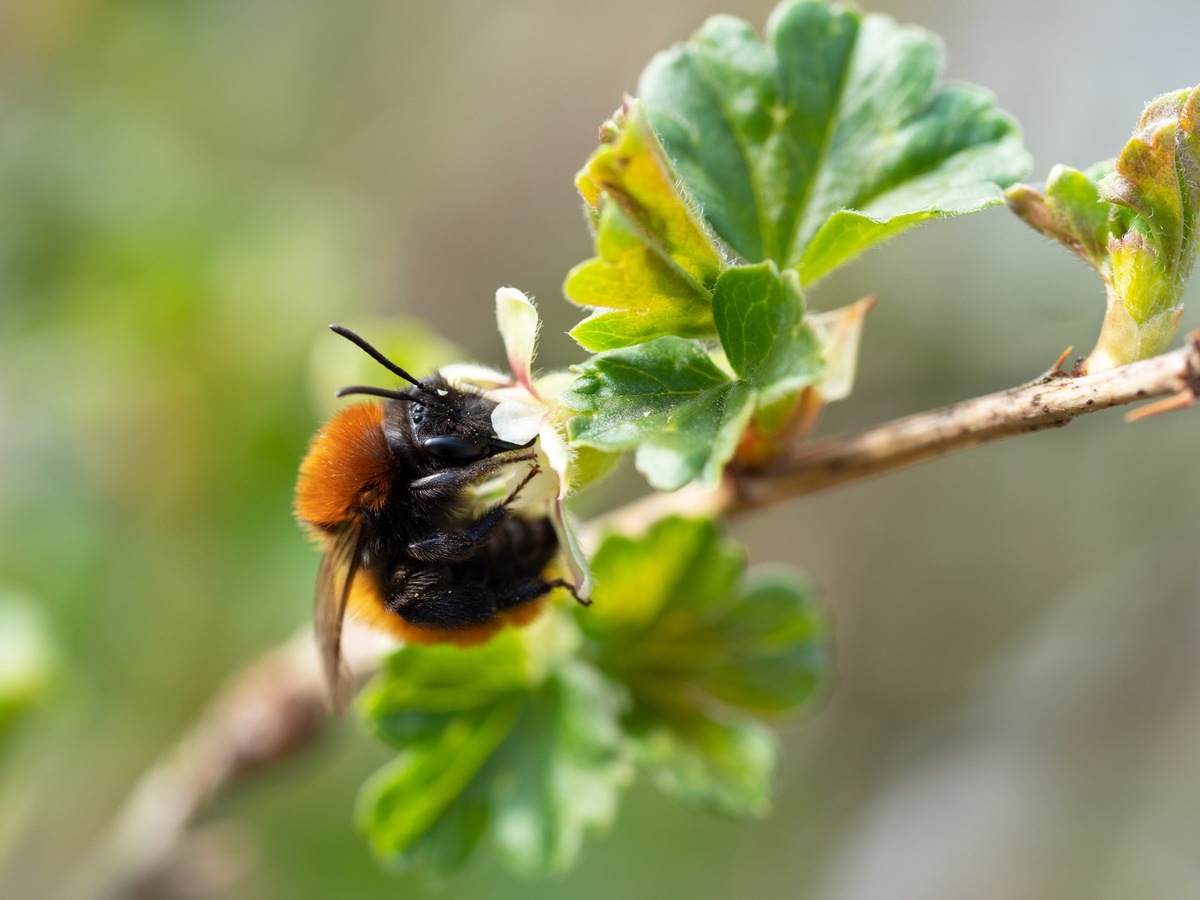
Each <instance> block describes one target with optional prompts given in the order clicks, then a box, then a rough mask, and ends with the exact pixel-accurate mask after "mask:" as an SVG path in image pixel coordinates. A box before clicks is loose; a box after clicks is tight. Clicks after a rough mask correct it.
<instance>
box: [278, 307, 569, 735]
mask: <svg viewBox="0 0 1200 900" xmlns="http://www.w3.org/2000/svg"><path fill="white" fill-rule="evenodd" d="M330 329H331V330H332V331H334V332H335V333H336V334H339V335H341V336H342V337H344V338H346V339H347V340H349V341H350V342H352V343H353V344H355V345H357V346H358V347H359V348H360V349H362V350H363V351H364V352H366V353H367V354H368V355H369V356H370V357H371V358H372V359H374V360H375V361H376V362H378V363H379V364H380V365H382V366H383V367H384V368H386V369H388V370H389V371H390V372H392V373H393V374H394V375H397V376H399V377H400V378H401V379H403V380H404V381H405V382H407V383H408V387H405V388H402V389H397V390H388V389H385V388H376V387H369V386H364V385H355V386H352V387H346V388H342V389H341V390H340V391H338V393H337V395H338V396H339V397H344V396H347V395H350V394H365V395H371V396H374V397H379V398H381V400H382V402H362V403H354V404H351V405H349V406H346V407H344V408H343V409H342V410H340V411H339V412H338V413H337V414H335V415H334V416H333V418H332V419H330V420H329V421H328V422H327V423H326V424H325V426H324V427H323V428H322V429H321V430H320V431H319V432H317V434H316V436H315V437H314V438H313V440H312V443H311V445H310V447H309V449H308V453H307V455H306V456H305V457H304V461H303V462H302V463H301V465H300V475H299V479H298V481H297V484H296V503H295V508H296V517H297V518H298V519H299V520H300V522H301V524H302V525H303V526H304V527H305V528H306V529H307V530H308V531H309V532H310V533H311V534H312V535H314V536H315V537H316V539H317V540H318V541H319V543H320V544H321V545H322V546H323V548H324V556H323V557H322V559H321V564H320V568H319V570H318V573H317V587H316V599H315V607H314V619H315V626H314V627H315V631H316V639H317V647H318V651H319V653H320V656H321V662H322V665H323V667H324V671H325V676H326V679H327V682H328V684H329V688H330V696H331V699H332V702H333V704H334V707H335V708H336V709H337V710H338V711H339V712H340V711H342V710H344V709H345V706H346V704H347V702H348V700H349V692H350V686H351V682H350V680H349V673H348V672H347V671H346V669H345V665H344V663H343V661H342V657H341V639H342V622H343V619H344V618H345V616H346V613H347V612H349V613H351V614H352V615H354V616H355V617H356V618H359V619H361V620H363V621H364V622H365V623H366V624H368V625H370V626H373V627H375V628H377V629H380V630H382V631H385V632H388V633H390V634H392V635H394V636H396V637H398V638H400V639H402V640H404V641H408V642H418V643H431V642H439V641H445V642H453V643H457V644H464V645H465V644H476V643H481V642H483V641H486V640H487V639H488V638H489V637H491V636H492V635H493V634H494V633H495V632H496V631H498V630H499V629H500V628H502V627H504V626H505V625H523V624H525V623H527V622H529V621H531V620H532V619H533V618H534V617H536V616H537V614H538V612H539V611H540V609H541V606H542V603H543V600H544V598H545V597H546V595H547V594H549V593H550V592H551V591H553V590H555V589H556V588H564V589H566V590H567V591H569V592H570V593H571V594H572V595H573V596H575V598H576V599H577V600H579V599H580V598H579V596H578V594H576V592H575V590H574V587H573V586H572V585H571V584H570V583H569V582H568V581H566V580H564V579H561V578H549V577H546V575H545V572H546V570H547V568H548V567H549V566H550V564H551V563H552V562H553V561H554V560H555V558H556V556H557V554H558V538H557V536H556V534H555V530H554V527H553V524H552V522H551V521H550V519H549V518H548V517H547V516H544V515H542V516H537V515H534V516H529V515H525V514H522V513H519V512H517V511H516V510H515V509H514V507H513V504H514V501H515V500H516V499H517V497H518V495H519V494H520V492H521V491H522V489H524V488H525V487H526V485H528V484H529V482H530V481H531V480H532V479H533V478H534V476H535V475H536V474H537V473H538V471H539V468H538V463H537V454H536V450H535V449H534V448H533V441H530V442H529V443H527V444H520V445H518V444H512V443H508V442H506V441H503V440H501V439H500V438H499V437H498V436H497V435H496V432H495V430H494V429H493V426H492V411H493V410H494V409H495V408H496V403H495V402H494V401H493V400H490V399H489V398H487V397H486V396H484V395H483V394H482V393H479V392H477V391H474V390H471V389H470V388H464V387H459V386H456V385H454V384H451V383H450V382H449V381H448V380H447V379H446V378H444V377H443V376H442V375H441V374H439V373H436V372H435V373H434V374H432V375H430V376H428V377H426V378H423V379H421V380H417V379H416V378H414V377H413V376H412V375H410V374H409V373H408V372H406V371H405V370H404V369H402V368H401V367H400V366H398V365H396V364H395V363H394V362H392V361H391V360H390V359H388V358H387V357H386V356H384V355H383V354H382V353H381V352H379V351H378V350H377V349H375V348H374V347H373V346H371V345H370V344H369V343H367V342H366V341H365V340H364V339H363V338H361V337H359V336H358V335H357V334H355V333H354V332H352V331H350V330H349V329H346V328H342V327H341V326H338V325H331V326H330ZM522 464H524V465H526V466H527V467H528V470H527V471H526V472H525V474H524V476H523V477H521V478H520V479H519V480H517V481H516V486H515V487H513V488H512V489H511V490H510V491H509V492H508V494H507V496H506V497H505V498H504V499H503V500H501V501H500V502H499V503H496V504H495V505H492V506H490V507H487V508H484V509H482V510H481V509H480V504H479V503H478V502H473V500H472V492H473V491H474V489H475V488H477V487H478V486H479V485H481V484H482V483H484V482H486V481H489V480H490V479H492V478H493V477H495V476H499V475H501V474H504V473H505V472H506V471H507V472H508V473H510V474H511V469H510V467H512V466H519V465H522ZM580 602H585V601H582V600H581V601H580Z"/></svg>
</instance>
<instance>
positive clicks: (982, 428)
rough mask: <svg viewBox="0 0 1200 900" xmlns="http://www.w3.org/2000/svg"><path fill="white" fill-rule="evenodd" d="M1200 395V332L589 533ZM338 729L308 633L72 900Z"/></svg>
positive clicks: (245, 693)
mask: <svg viewBox="0 0 1200 900" xmlns="http://www.w3.org/2000/svg"><path fill="white" fill-rule="evenodd" d="M1197 394H1200V332H1193V333H1192V334H1190V335H1189V336H1188V339H1187V342H1186V344H1185V346H1184V347H1182V348H1180V349H1178V350H1175V351H1173V352H1170V353H1165V354H1163V355H1161V356H1157V357H1154V358H1153V359H1148V360H1143V361H1141V362H1136V363H1132V364H1130V365H1128V366H1124V367H1122V368H1119V369H1113V370H1111V371H1108V372H1103V373H1100V374H1096V375H1087V376H1081V377H1075V378H1073V377H1069V376H1067V375H1064V374H1063V373H1061V372H1060V371H1058V369H1057V367H1055V368H1053V369H1051V371H1050V372H1048V373H1047V374H1046V375H1045V376H1043V377H1042V378H1039V379H1038V380H1036V381H1034V382H1031V383H1030V384H1027V385H1023V386H1021V387H1017V388H1012V389H1010V390H1007V391H1002V392H1000V393H997V394H991V395H988V396H985V397H978V398H975V399H973V400H966V401H963V402H961V403H955V404H953V405H951V406H946V407H943V408H941V409H936V410H932V411H930V412H925V413H919V414H917V415H914V416H909V417H907V418H904V419H897V420H895V421H892V422H888V423H886V424H884V425H880V426H878V427H876V428H871V429H868V430H866V431H862V432H858V433H855V434H848V435H835V436H832V437H827V438H822V439H819V440H813V441H808V442H802V443H800V444H799V445H797V446H796V447H795V448H793V449H792V450H791V451H790V452H788V453H786V454H785V455H784V456H782V457H780V458H779V459H777V460H775V461H774V462H773V463H771V464H770V465H769V466H766V467H763V468H761V469H757V470H753V471H747V470H743V471H732V472H730V473H729V478H728V479H727V482H726V484H725V485H723V486H722V487H721V488H720V489H718V490H713V491H706V490H702V489H699V488H696V487H689V488H685V489H683V490H681V491H676V492H675V493H672V494H655V495H652V496H650V497H647V498H645V499H644V500H641V501H638V502H636V503H633V504H630V505H629V506H626V507H623V508H622V509H620V510H617V511H615V512H613V513H610V514H608V515H606V516H604V517H603V518H602V519H601V520H599V521H597V522H594V523H592V524H591V525H590V526H589V527H588V528H587V530H586V535H585V538H586V543H588V544H591V545H592V546H594V545H595V543H596V542H597V540H598V537H599V535H600V533H601V531H602V530H613V529H615V530H620V531H624V532H636V531H639V530H642V529H644V528H645V527H647V526H648V525H649V524H650V523H651V522H654V521H656V520H658V519H659V518H661V517H663V516H665V515H669V514H672V513H681V514H691V515H715V514H718V513H737V512H745V511H748V510H751V509H755V508H757V507H761V506H766V505H768V504H773V503H777V502H780V501H782V500H786V499H788V498H792V497H797V496H800V495H803V494H809V493H813V492H815V491H819V490H824V489H826V488H831V487H836V486H839V485H843V484H847V483H849V482H853V481H858V480H860V479H863V478H868V477H870V476H873V475H879V474H882V473H885V472H890V471H893V470H895V469H898V468H901V467H903V466H909V465H913V464H914V463H918V462H922V461H924V460H928V459H934V458H936V457H940V456H945V455H947V454H950V453H955V452H957V451H959V450H964V449H967V448H969V447H976V446H979V445H980V444H985V443H989V442H991V441H995V440H999V439H1001V438H1005V437H1012V436H1015V435H1019V434H1028V433H1030V432H1034V431H1040V430H1043V429H1046V428H1054V427H1060V426H1063V425H1066V424H1067V423H1068V422H1070V421H1071V420H1072V419H1074V418H1076V417H1078V416H1081V415H1084V414H1086V413H1091V412H1096V411H1098V410H1101V409H1109V408H1111V407H1114V406H1121V405H1125V404H1129V403H1134V402H1137V401H1140V400H1150V399H1153V398H1158V397H1171V398H1174V399H1173V400H1172V401H1171V402H1170V403H1168V404H1166V406H1164V407H1163V408H1167V407H1170V408H1181V407H1183V406H1186V405H1189V404H1190V402H1192V401H1194V399H1195V398H1196V396H1197ZM356 635H357V636H356ZM347 642H348V643H347V647H346V651H345V652H346V656H347V657H348V658H350V659H351V661H352V663H353V668H354V669H355V671H356V673H357V675H358V676H359V677H360V678H362V677H365V676H366V675H368V674H370V673H371V672H372V671H373V670H374V669H375V668H376V667H377V665H378V662H379V660H380V659H381V657H382V655H383V653H384V649H382V647H381V645H379V644H377V643H372V642H369V641H367V640H365V639H364V638H363V636H362V634H361V633H358V632H354V631H348V632H347ZM328 718H329V717H328V713H327V707H326V698H325V686H324V682H323V678H322V676H321V670H320V666H319V664H318V661H317V656H316V653H315V651H314V650H313V647H312V642H311V636H310V635H308V634H307V633H305V634H304V635H302V636H300V637H298V638H295V639H293V640H292V641H289V642H288V643H287V644H285V645H283V646H282V647H279V648H276V649H275V650H273V651H271V652H270V653H268V654H267V655H266V656H264V657H263V658H262V659H260V660H259V661H258V662H256V663H255V664H253V665H252V666H250V667H249V668H247V669H246V670H244V671H243V673H242V674H241V675H239V676H237V677H236V678H234V680H233V681H232V682H230V684H229V686H228V687H227V688H226V689H225V690H224V691H223V692H222V693H221V694H220V695H219V696H218V698H217V699H216V701H215V702H214V703H213V704H212V705H211V706H210V707H209V709H208V710H207V711H206V712H205V713H204V714H203V715H202V717H201V719H200V720H199V721H198V722H197V724H196V725H195V726H194V727H193V728H192V730H191V731H190V732H189V733H188V734H187V735H185V737H184V738H183V739H182V740H181V741H180V743H179V744H178V746H177V748H176V749H175V750H174V751H173V752H172V753H171V754H170V755H169V756H167V757H166V758H165V759H164V760H163V761H161V762H160V763H159V764H158V765H157V766H155V767H154V768H153V769H152V770H150V771H149V772H148V773H147V774H146V775H145V776H144V777H143V778H142V780H141V781H140V782H139V783H138V785H137V786H136V787H135V789H134V791H133V793H132V794H131V796H130V798H129V800H128V801H127V803H126V805H125V807H124V809H123V810H122V811H121V813H120V814H119V815H118V817H117V819H116V821H115V823H114V826H113V828H112V829H111V831H110V833H109V835H108V838H107V840H106V841H105V843H104V844H103V845H102V847H101V848H100V852H99V853H98V854H97V855H96V856H95V857H94V858H93V861H92V865H91V866H89V867H88V868H86V869H85V870H84V871H83V873H81V874H82V875H83V876H84V877H81V878H78V879H76V881H75V882H74V884H75V886H76V890H75V891H72V892H71V894H70V896H71V897H79V898H84V897H86V898H88V900H99V898H105V900H108V898H116V897H126V896H130V895H131V894H132V893H133V892H134V891H135V890H136V886H137V885H140V884H145V883H146V882H147V881H148V880H150V879H152V878H153V877H154V876H155V875H156V874H157V873H158V871H159V870H160V869H161V868H162V867H163V866H165V865H169V864H170V861H171V859H172V857H173V854H174V851H175V850H176V848H177V847H178V846H179V844H180V842H181V841H182V840H183V838H184V837H186V834H187V829H188V826H189V825H190V824H191V823H193V822H194V821H195V819H196V817H197V815H198V814H199V813H200V812H201V811H202V810H203V809H204V808H205V806H206V805H207V804H208V803H209V801H210V800H211V799H212V798H213V797H214V796H215V795H216V794H217V793H218V792H219V791H220V790H221V789H222V788H224V787H225V786H226V785H228V784H229V783H230V782H232V781H234V780H236V779H237V778H239V777H240V776H242V775H244V774H247V773H248V772H251V771H254V770H257V769H259V768H262V767H264V766H268V765H272V764H274V763H276V762H279V761H281V760H283V759H285V758H287V757H289V756H291V755H292V754H293V753H295V752H296V751H297V750H299V749H301V748H303V747H306V746H308V745H309V744H311V743H313V742H314V741H315V740H316V738H317V737H318V736H319V735H320V734H321V733H322V732H323V730H324V729H325V726H326V723H327V721H328ZM81 888H82V889H81Z"/></svg>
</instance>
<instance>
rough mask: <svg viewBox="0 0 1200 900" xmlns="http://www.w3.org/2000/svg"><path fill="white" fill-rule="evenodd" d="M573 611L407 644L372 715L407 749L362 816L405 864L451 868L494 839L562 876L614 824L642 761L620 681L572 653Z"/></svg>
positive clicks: (367, 794)
mask: <svg viewBox="0 0 1200 900" xmlns="http://www.w3.org/2000/svg"><path fill="white" fill-rule="evenodd" d="M577 644H578V632H577V631H576V630H575V629H574V627H573V626H571V625H570V622H569V619H567V618H566V617H564V616H554V615H552V614H551V615H546V616H543V617H542V619H540V620H539V621H538V622H537V623H535V624H534V625H531V626H529V627H528V628H526V629H524V630H521V631H517V630H509V631H505V632H502V633H501V634H499V635H497V636H496V637H495V638H493V639H492V640H491V641H490V642H489V643H487V644H485V645H483V646H481V647H471V648H460V647H454V646H445V645H435V646H407V647H403V648H401V649H400V650H399V651H397V652H396V653H395V654H393V656H392V657H391V658H390V659H389V660H388V661H387V663H386V665H385V667H384V669H383V671H382V672H381V673H380V675H379V676H378V677H377V678H376V679H375V680H374V681H373V682H372V683H371V685H369V686H368V688H367V689H366V690H365V691H364V693H363V696H362V698H361V699H360V701H359V709H360V711H361V712H362V714H363V716H364V718H365V720H366V722H367V723H368V725H370V727H371V728H372V729H373V730H374V731H375V732H376V733H377V734H378V735H379V736H380V737H381V738H383V739H384V741H386V742H387V743H389V744H390V745H392V746H395V747H396V748H397V749H398V753H397V756H396V757H395V759H393V760H392V761H391V762H390V763H389V764H388V765H386V766H384V767H383V768H382V769H380V770H379V771H378V772H377V773H375V774H374V775H373V776H372V777H371V778H370V779H369V780H368V781H367V782H366V783H365V784H364V785H363V788H362V791H361V793H360V795H359V803H358V820H359V823H360V826H361V827H362V828H363V830H364V831H365V832H366V833H367V835H368V837H369V838H370V841H371V844H372V846H373V848H374V849H375V851H376V853H377V854H378V855H379V856H380V857H381V858H382V859H383V860H385V861H386V862H387V863H388V864H389V865H391V866H392V867H394V868H398V869H407V868H411V867H414V866H423V867H425V868H429V869H432V870H434V871H436V872H439V873H448V872H451V871H453V870H454V869H456V868H458V867H459V866H461V865H462V864H463V863H464V862H465V861H466V860H467V859H468V858H469V857H470V855H471V853H472V851H473V850H474V849H475V848H476V847H477V845H478V844H479V843H480V842H481V841H483V840H484V839H485V838H490V840H491V841H492V843H493V844H494V845H495V846H496V848H497V849H498V850H499V852H500V855H501V857H502V858H503V859H504V860H505V862H507V863H508V864H509V865H510V866H512V867H514V868H519V869H522V870H531V871H561V870H562V869H565V868H567V867H568V866H569V865H570V864H571V863H572V862H573V861H574V859H575V857H576V855H577V854H578V851H579V848H580V846H581V845H582V842H583V838H584V836H585V834H587V833H588V832H590V831H593V830H595V829H598V828H601V827H605V826H607V825H608V824H609V823H610V822H611V820H612V818H613V815H614V814H615V810H616V806H617V797H618V794H619V791H620V790H621V788H623V787H624V786H625V784H626V783H627V782H628V780H629V774H630V766H629V762H628V760H627V757H626V754H625V751H624V750H623V742H622V737H621V730H620V726H619V724H618V723H619V718H620V715H621V713H622V710H623V704H624V702H625V699H624V694H623V693H622V691H621V690H620V688H618V687H616V686H614V685H612V684H610V683H609V682H608V681H607V680H606V679H605V678H604V677H603V676H602V675H601V674H600V673H599V672H597V671H596V670H594V669H593V668H591V667H590V666H588V665H587V664H586V663H583V662H580V661H578V660H576V659H573V658H572V654H573V652H574V650H575V648H576V646H577Z"/></svg>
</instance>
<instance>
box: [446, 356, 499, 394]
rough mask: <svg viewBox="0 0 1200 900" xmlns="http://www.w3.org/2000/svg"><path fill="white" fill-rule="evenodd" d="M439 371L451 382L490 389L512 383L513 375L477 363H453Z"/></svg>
mask: <svg viewBox="0 0 1200 900" xmlns="http://www.w3.org/2000/svg"><path fill="white" fill-rule="evenodd" d="M439 371H440V372H441V373H442V375H444V376H445V377H446V380H447V381H449V382H450V383H451V384H455V385H463V384H470V385H474V386H475V387H480V388H483V389H484V390H488V389H491V388H499V387H505V386H507V385H510V384H512V376H510V375H505V374H504V373H503V372H497V371H496V370H495V369H489V368H488V367H487V366H480V365H476V364H475V363H451V364H450V365H448V366H442V368H441V369H439Z"/></svg>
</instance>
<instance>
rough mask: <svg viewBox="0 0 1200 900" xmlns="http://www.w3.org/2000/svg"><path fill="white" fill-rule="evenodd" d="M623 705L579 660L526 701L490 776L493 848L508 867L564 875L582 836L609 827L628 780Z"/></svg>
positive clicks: (615, 692) (616, 691) (617, 692)
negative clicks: (494, 839)
mask: <svg viewBox="0 0 1200 900" xmlns="http://www.w3.org/2000/svg"><path fill="white" fill-rule="evenodd" d="M625 702H626V701H625V696H624V694H623V693H622V692H621V691H620V690H619V689H618V688H617V687H616V686H614V685H613V684H610V683H609V682H608V680H607V679H605V678H604V677H603V676H602V675H600V673H599V672H597V671H595V670H594V669H593V668H592V667H591V666H589V665H587V664H585V663H583V662H579V661H572V662H568V663H566V664H564V665H563V666H562V667H561V668H559V669H558V670H557V671H556V672H555V673H554V674H553V675H552V676H551V678H550V679H548V681H547V682H546V684H545V686H544V687H543V688H542V690H541V691H539V692H537V693H535V694H533V695H532V696H530V697H529V698H528V701H527V702H526V704H525V707H524V709H523V710H522V718H521V720H520V721H519V722H518V724H517V728H516V729H515V730H514V732H513V736H512V739H511V740H510V741H509V742H508V743H507V744H506V745H505V747H504V748H503V751H502V754H501V755H500V758H499V759H498V760H497V764H496V768H495V771H494V773H493V775H492V780H493V796H494V798H495V812H494V823H495V833H496V843H497V846H498V848H499V850H500V852H501V855H502V857H503V858H504V859H505V860H506V861H507V862H508V863H509V865H511V866H512V867H514V868H516V869H518V870H521V871H530V872H562V871H565V870H566V869H568V868H569V867H570V866H571V864H572V863H573V862H574V861H575V859H576V857H577V856H578V855H579V850H580V848H581V846H582V843H583V838H584V836H585V835H586V834H588V833H590V832H593V831H596V830H599V829H605V828H607V827H608V826H609V825H611V824H612V821H613V819H614V817H615V815H616V810H617V798H618V794H619V790H620V789H621V788H623V787H624V786H625V785H626V784H628V783H629V781H630V778H631V776H632V767H631V765H630V763H629V760H628V759H627V757H626V756H625V754H624V751H623V735H622V731H621V728H620V725H619V724H618V720H619V716H620V714H621V713H622V712H623V710H624V706H625Z"/></svg>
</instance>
